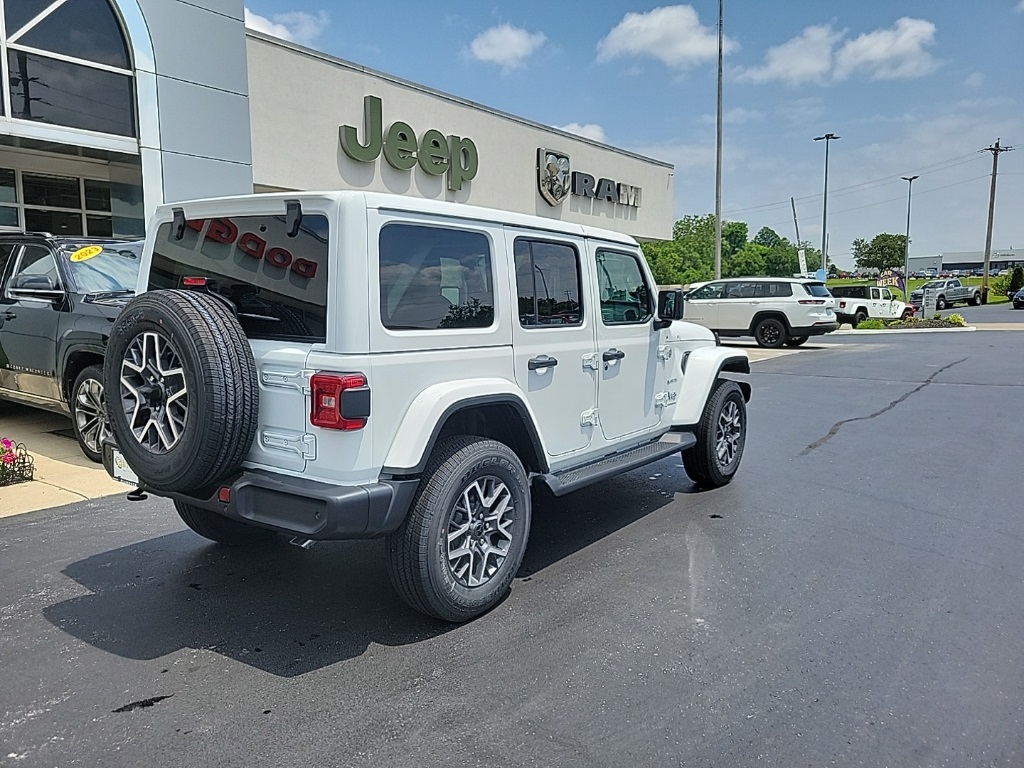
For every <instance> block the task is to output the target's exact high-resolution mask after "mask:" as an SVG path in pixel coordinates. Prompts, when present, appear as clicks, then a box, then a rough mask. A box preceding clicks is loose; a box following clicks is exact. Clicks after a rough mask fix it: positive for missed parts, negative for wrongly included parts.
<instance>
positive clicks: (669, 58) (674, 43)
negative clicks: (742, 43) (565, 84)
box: [597, 5, 738, 69]
mask: <svg viewBox="0 0 1024 768" xmlns="http://www.w3.org/2000/svg"><path fill="white" fill-rule="evenodd" d="M737 47H738V45H737V44H736V42H735V41H733V40H730V39H729V38H725V39H724V41H723V45H722V50H723V51H724V52H726V53H728V52H730V51H733V50H735V49H736V48H737ZM619 56H652V57H654V58H656V59H658V60H659V61H661V62H662V63H663V64H665V65H666V66H668V67H672V68H674V69H684V68H686V67H690V66H693V65H694V64H698V63H700V62H702V61H707V60H711V59H714V58H715V57H716V56H718V33H717V30H716V29H715V28H714V27H706V26H703V25H701V23H700V19H699V18H698V16H697V11H695V10H694V9H693V7H692V6H689V5H669V6H664V7H661V8H655V9H654V10H653V11H648V12H647V13H627V14H626V15H625V16H623V17H622V21H620V22H619V23H618V24H616V25H615V27H613V28H612V30H611V32H609V33H608V34H607V35H606V36H605V37H604V38H603V39H602V40H601V41H600V42H599V43H598V44H597V58H598V61H610V60H611V59H614V58H618V57H619Z"/></svg>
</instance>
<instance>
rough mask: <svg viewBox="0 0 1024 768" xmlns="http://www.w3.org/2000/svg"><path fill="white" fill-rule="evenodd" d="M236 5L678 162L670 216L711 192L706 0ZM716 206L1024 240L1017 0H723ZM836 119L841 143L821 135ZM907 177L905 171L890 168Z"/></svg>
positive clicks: (758, 222)
mask: <svg viewBox="0 0 1024 768" xmlns="http://www.w3.org/2000/svg"><path fill="white" fill-rule="evenodd" d="M246 23H247V25H248V26H250V27H252V28H254V29H258V30H260V31H262V32H266V33H268V34H272V35H275V36H278V37H283V38H285V39H289V40H292V41H293V42H296V43H299V44H302V45H305V46H308V47H310V48H314V49H317V50H320V51H323V52H325V53H328V54H330V55H332V56H337V57H339V58H342V59H346V60H348V61H352V62H355V63H357V64H361V65H363V66H366V67H369V68H371V69H376V70H380V71H382V72H385V73H388V74H391V75H396V76H398V77H401V78H404V79H407V80H411V81H413V82H417V83H420V84H422V85H425V86H428V87H430V88H433V89H436V90H440V91H444V92H446V93H450V94H452V95H455V96H458V97H461V98H464V99H468V100H470V101H475V102H478V103H481V104H484V105H486V106H488V107H492V108H494V109H498V110H502V111H504V112H509V113H512V114H515V115H519V116H521V117H524V118H526V119H529V120H532V121H534V122H537V123H542V124H544V125H551V126H555V127H557V128H561V129H564V130H567V131H570V132H573V133H578V134H581V135H584V136H587V137H589V138H592V139H595V140H598V141H601V142H604V143H606V144H609V145H611V146H613V147H618V148H622V149H626V150H629V151H631V152H636V153H639V154H641V155H645V156H647V157H652V158H655V159H658V160H663V161H666V162H670V163H673V164H674V165H675V169H676V176H675V196H676V199H675V214H676V218H681V217H683V216H686V215H692V214H696V215H702V214H706V213H710V212H713V211H714V210H715V148H716V141H715V132H716V103H717V97H716V93H717V57H718V38H717V34H718V33H717V24H718V3H717V2H715V0H703V1H701V2H691V3H689V4H680V5H658V4H655V3H642V2H637V0H625V1H622V0H620V2H608V1H607V0H591V2H587V3H580V2H561V3H552V2H550V0H546V1H545V2H540V1H539V0H518V2H515V3H512V2H505V3H487V2H474V3H443V4H442V3H438V2H433V0H415V1H414V0H388V1H387V2H382V3H339V2H337V0H246ZM723 31H724V35H725V41H724V51H725V55H724V88H723V114H724V128H723V135H724V139H723V143H722V147H723V149H722V155H723V169H724V170H723V177H722V211H723V218H724V219H725V220H727V221H745V222H747V224H748V226H749V230H750V236H751V237H753V235H754V234H755V233H756V232H757V231H758V230H759V229H760V228H761V227H764V226H767V227H771V228H772V229H774V230H775V231H776V232H778V233H779V234H781V235H783V236H784V237H787V238H789V239H790V240H795V239H796V232H795V228H794V222H793V213H792V207H791V203H790V198H791V197H792V198H795V204H796V212H797V222H798V224H799V231H800V238H801V240H805V241H809V242H811V243H812V244H813V245H814V246H816V247H820V245H821V237H822V202H823V194H822V193H823V186H824V184H823V181H824V179H823V175H824V166H825V145H826V143H827V144H829V162H828V176H829V180H828V188H829V194H828V238H829V246H828V250H829V254H830V257H831V259H832V260H833V261H834V262H835V263H836V264H838V265H839V266H840V267H843V268H849V267H852V266H853V256H852V246H851V243H852V242H853V240H854V239H855V238H864V239H866V240H870V239H871V238H872V237H874V236H875V235H877V234H879V233H881V232H890V233H896V234H902V233H904V232H905V231H906V226H907V197H908V188H909V189H910V191H911V192H912V202H911V205H912V218H911V245H910V255H911V256H923V255H933V254H937V253H948V252H954V251H981V250H983V249H984V246H985V231H986V225H987V217H988V200H989V188H990V184H991V173H992V153H991V152H986V151H984V149H985V148H986V147H991V146H992V145H993V144H994V142H995V141H996V140H997V139H1001V145H1002V146H1015V147H1017V148H1018V150H1019V151H1011V152H1003V153H1001V154H1000V155H999V175H998V183H997V195H996V209H995V222H994V229H993V239H992V247H993V250H996V249H1000V248H1010V247H1016V248H1018V249H1024V0H975V1H974V2H972V3H966V2H963V1H962V0H916V1H915V0H889V1H888V2H881V1H880V0H867V1H866V2H859V3H851V2H842V3H837V2H828V1H827V0H816V1H813V2H812V1H810V0H785V2H771V1H769V0H724V23H723ZM826 133H833V134H836V135H838V136H839V137H840V138H839V139H838V140H835V141H831V142H825V141H818V142H815V141H813V139H814V138H815V137H816V136H822V135H824V134H826ZM912 175H918V176H919V178H918V179H917V180H916V181H914V182H913V184H912V185H910V184H908V182H906V181H903V180H902V178H901V177H903V176H912Z"/></svg>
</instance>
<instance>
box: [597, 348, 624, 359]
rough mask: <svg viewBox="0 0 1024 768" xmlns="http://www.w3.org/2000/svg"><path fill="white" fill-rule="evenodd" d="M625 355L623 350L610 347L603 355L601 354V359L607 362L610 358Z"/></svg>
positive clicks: (618, 357) (620, 357)
mask: <svg viewBox="0 0 1024 768" xmlns="http://www.w3.org/2000/svg"><path fill="white" fill-rule="evenodd" d="M625 356H626V353H625V352H623V351H621V350H618V349H614V348H612V349H609V350H606V351H605V353H604V354H603V355H601V359H602V360H604V361H605V362H606V363H607V362H610V361H612V360H621V359H622V358H624V357H625Z"/></svg>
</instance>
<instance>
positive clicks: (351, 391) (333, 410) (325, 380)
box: [309, 373, 370, 431]
mask: <svg viewBox="0 0 1024 768" xmlns="http://www.w3.org/2000/svg"><path fill="white" fill-rule="evenodd" d="M309 388H310V391H311V392H312V396H313V403H312V407H311V409H310V413H309V423H310V424H312V425H313V426H314V427H323V428H324V429H341V430H345V431H351V430H356V429H362V428H363V427H365V426H366V420H367V419H368V418H369V416H370V388H369V387H368V386H366V377H365V376H364V375H363V374H361V373H315V374H313V377H312V378H311V379H310V380H309Z"/></svg>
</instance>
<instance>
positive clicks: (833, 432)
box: [799, 357, 969, 456]
mask: <svg viewBox="0 0 1024 768" xmlns="http://www.w3.org/2000/svg"><path fill="white" fill-rule="evenodd" d="M968 359H969V358H967V357H965V358H962V359H960V360H954V361H953V362H952V363H949V364H948V365H944V366H942V367H941V368H939V369H938V370H937V371H933V372H932V373H931V375H930V376H929V377H928V378H927V379H925V380H924V381H923V382H921V383H920V384H918V385H917V386H916V387H914V388H913V389H911V390H909V391H908V392H905V393H904V394H902V395H900V396H899V397H897V398H896V399H895V400H893V401H892V402H891V403H889V404H888V405H887V406H885V407H884V408H882V409H881V410H878V411H875V412H874V413H872V414H870V415H868V416H854V417H853V418H852V419H843V420H842V421H837V422H836V423H835V424H833V425H832V428H831V429H830V430H829V431H828V434H827V435H825V436H824V437H821V438H818V439H817V440H815V441H814V442H813V443H811V444H810V445H808V446H807V447H806V448H804V449H803V450H802V451H800V454H799V455H800V456H806V455H807V454H809V453H811V452H812V451H815V450H817V449H818V448H820V447H821V446H823V445H824V444H825V443H827V442H828V441H829V440H831V439H832V438H833V437H835V436H836V435H837V434H839V430H840V429H842V426H843V424H849V423H851V422H854V421H868V420H870V419H874V418H876V417H878V416H881V415H882V414H883V413H886V412H887V411H891V410H892V409H893V408H895V407H896V406H897V405H899V404H900V403H902V402H903V401H904V400H906V399H907V398H908V397H910V396H911V395H914V394H917V393H918V392H920V391H921V390H922V389H924V388H925V387H927V386H928V385H929V384H931V383H932V381H933V380H934V379H935V377H936V376H938V375H939V374H940V373H942V372H943V371H947V370H949V369H950V368H952V367H953V366H954V365H959V364H960V363H962V362H964V361H966V360H968Z"/></svg>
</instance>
